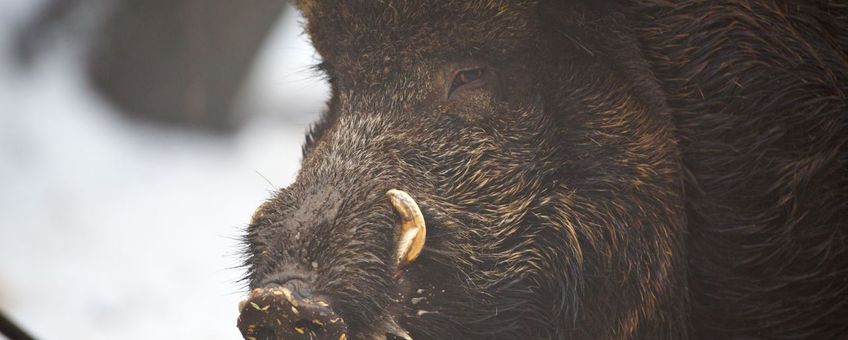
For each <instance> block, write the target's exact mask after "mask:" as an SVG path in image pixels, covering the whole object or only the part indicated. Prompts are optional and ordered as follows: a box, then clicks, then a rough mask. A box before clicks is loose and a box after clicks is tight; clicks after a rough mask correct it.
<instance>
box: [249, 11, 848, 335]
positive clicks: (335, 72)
mask: <svg viewBox="0 0 848 340" xmlns="http://www.w3.org/2000/svg"><path fill="white" fill-rule="evenodd" d="M297 6H298V8H299V9H300V10H301V11H302V12H303V15H304V16H305V18H306V24H305V29H306V31H307V32H308V34H309V36H310V37H311V39H312V42H313V44H314V46H315V48H316V50H317V51H318V53H320V56H321V57H322V60H323V61H322V62H321V64H320V65H319V69H321V70H322V71H323V72H325V74H326V76H327V79H328V81H329V83H330V85H331V87H332V95H331V97H330V99H329V100H328V102H327V109H326V111H325V112H324V113H323V116H322V118H321V119H320V121H319V122H318V123H317V124H315V126H314V127H313V128H312V129H311V131H310V132H309V134H308V135H307V137H306V142H305V145H304V147H303V160H302V164H301V169H300V172H299V174H298V176H297V179H296V181H295V182H294V183H293V184H291V185H290V186H289V187H288V188H285V189H282V190H280V191H279V192H278V193H276V195H275V196H273V197H272V198H271V199H269V200H268V201H267V202H265V203H264V204H262V206H260V207H259V208H258V210H257V211H256V213H255V214H254V216H253V218H252V220H251V223H250V225H249V227H248V229H247V232H246V235H245V245H246V256H245V257H246V261H245V266H246V268H247V275H246V282H247V284H248V286H249V287H250V289H251V293H250V294H249V296H248V299H247V301H246V303H245V304H244V305H243V307H242V309H241V311H242V313H241V316H240V318H239V320H238V326H239V328H240V330H241V332H242V334H243V335H244V337H245V338H248V339H251V338H256V339H387V338H389V339H391V338H399V339H410V338H412V339H417V340H420V339H729V338H734V339H760V338H761V339H798V338H804V339H834V338H837V337H839V336H845V335H846V334H848V225H846V223H848V164H846V163H848V150H846V147H848V127H846V124H848V122H846V120H848V31H846V30H848V5H846V4H845V3H841V2H826V1H807V2H795V1H791V2H790V1H768V0H762V1H755V0H752V1H744V2H738V1H676V2H672V1H660V0H656V1H652V0H642V1H639V0H633V1H624V0H622V1H602V2H593V1H577V0H574V1H553V0H550V1H543V0H539V1H536V0H463V1H433V0H415V1H411V0H380V1H375V0H346V1H331V0H301V1H298V2H297Z"/></svg>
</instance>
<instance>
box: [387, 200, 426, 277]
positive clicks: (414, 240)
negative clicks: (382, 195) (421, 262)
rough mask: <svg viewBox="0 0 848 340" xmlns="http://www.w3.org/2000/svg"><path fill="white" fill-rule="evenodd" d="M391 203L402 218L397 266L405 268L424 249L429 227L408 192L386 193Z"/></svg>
mask: <svg viewBox="0 0 848 340" xmlns="http://www.w3.org/2000/svg"><path fill="white" fill-rule="evenodd" d="M386 196H388V197H389V201H390V202H391V203H392V206H394V207H395V210H396V211H397V213H398V216H400V222H401V223H400V228H401V229H400V237H399V238H398V243H397V245H398V248H397V265H398V266H405V265H407V264H410V263H412V261H415V259H416V258H417V257H418V255H420V254H421V250H422V249H424V240H425V239H426V237H427V227H426V225H425V224H424V215H422V214H421V209H419V208H418V204H416V203H415V200H414V199H412V197H410V196H409V194H407V193H406V192H403V191H401V190H397V189H391V190H389V191H387V192H386Z"/></svg>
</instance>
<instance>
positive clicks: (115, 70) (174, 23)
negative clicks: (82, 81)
mask: <svg viewBox="0 0 848 340" xmlns="http://www.w3.org/2000/svg"><path fill="white" fill-rule="evenodd" d="M59 1H61V0H59ZM285 5H286V1H284V0H238V1H232V0H122V1H120V2H119V3H118V4H117V6H116V9H115V11H114V12H113V14H112V15H111V17H110V18H109V19H108V20H107V21H106V22H105V24H104V25H103V29H102V30H100V32H101V36H100V37H98V38H97V39H96V40H95V43H94V46H93V50H92V54H91V58H90V61H91V64H90V74H91V79H92V82H93V84H94V86H95V87H96V88H97V89H98V90H99V91H101V92H102V93H103V94H104V95H105V96H106V97H107V98H109V99H110V100H111V101H113V102H114V103H115V104H116V105H117V106H118V107H119V108H120V109H122V110H123V111H125V112H127V113H128V114H130V115H133V116H138V117H143V118H153V119H156V120H164V121H168V122H172V123H178V124H184V125H189V126H194V127H203V128H213V129H220V130H228V129H231V128H233V127H235V126H237V124H238V121H239V118H240V117H238V115H235V114H234V113H233V99H234V97H235V94H236V93H237V91H238V90H239V88H240V87H241V85H242V82H243V81H244V79H245V77H246V75H247V73H248V71H249V68H250V65H251V64H252V62H253V60H254V59H255V57H256V54H257V52H258V50H259V48H260V47H261V45H262V43H263V41H264V40H265V37H266V36H267V35H268V33H269V31H270V30H271V28H272V27H273V25H274V24H275V23H276V22H277V19H278V18H279V17H280V16H281V13H282V11H283V9H284V8H285Z"/></svg>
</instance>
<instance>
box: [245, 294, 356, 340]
mask: <svg viewBox="0 0 848 340" xmlns="http://www.w3.org/2000/svg"><path fill="white" fill-rule="evenodd" d="M239 308H240V312H241V314H240V315H239V319H238V328H239V330H241V334H242V336H244V338H245V339H256V340H260V339H333V340H336V339H340V340H344V339H346V338H347V325H346V324H345V322H344V320H343V319H342V318H341V317H340V316H338V315H337V314H336V313H335V312H334V311H333V309H332V308H331V307H330V304H329V303H328V302H327V301H326V300H325V299H322V298H321V297H316V296H313V295H312V294H311V293H310V291H309V289H308V288H307V287H306V286H305V284H304V283H303V282H302V281H300V280H297V279H294V280H290V281H288V282H285V283H282V284H280V283H277V282H275V283H270V284H267V285H265V286H264V287H262V288H256V289H253V290H252V291H251V292H250V295H249V296H248V298H247V300H245V301H244V302H243V303H242V304H241V305H240V307H239Z"/></svg>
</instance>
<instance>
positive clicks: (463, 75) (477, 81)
mask: <svg viewBox="0 0 848 340" xmlns="http://www.w3.org/2000/svg"><path fill="white" fill-rule="evenodd" d="M485 84H486V69H485V68H482V67H481V68H473V69H467V70H461V71H459V72H457V73H456V74H455V75H454V77H453V81H452V82H451V86H450V91H448V98H450V97H451V96H453V94H454V93H455V92H457V91H459V90H466V89H473V88H479V87H481V86H483V85H485Z"/></svg>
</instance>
